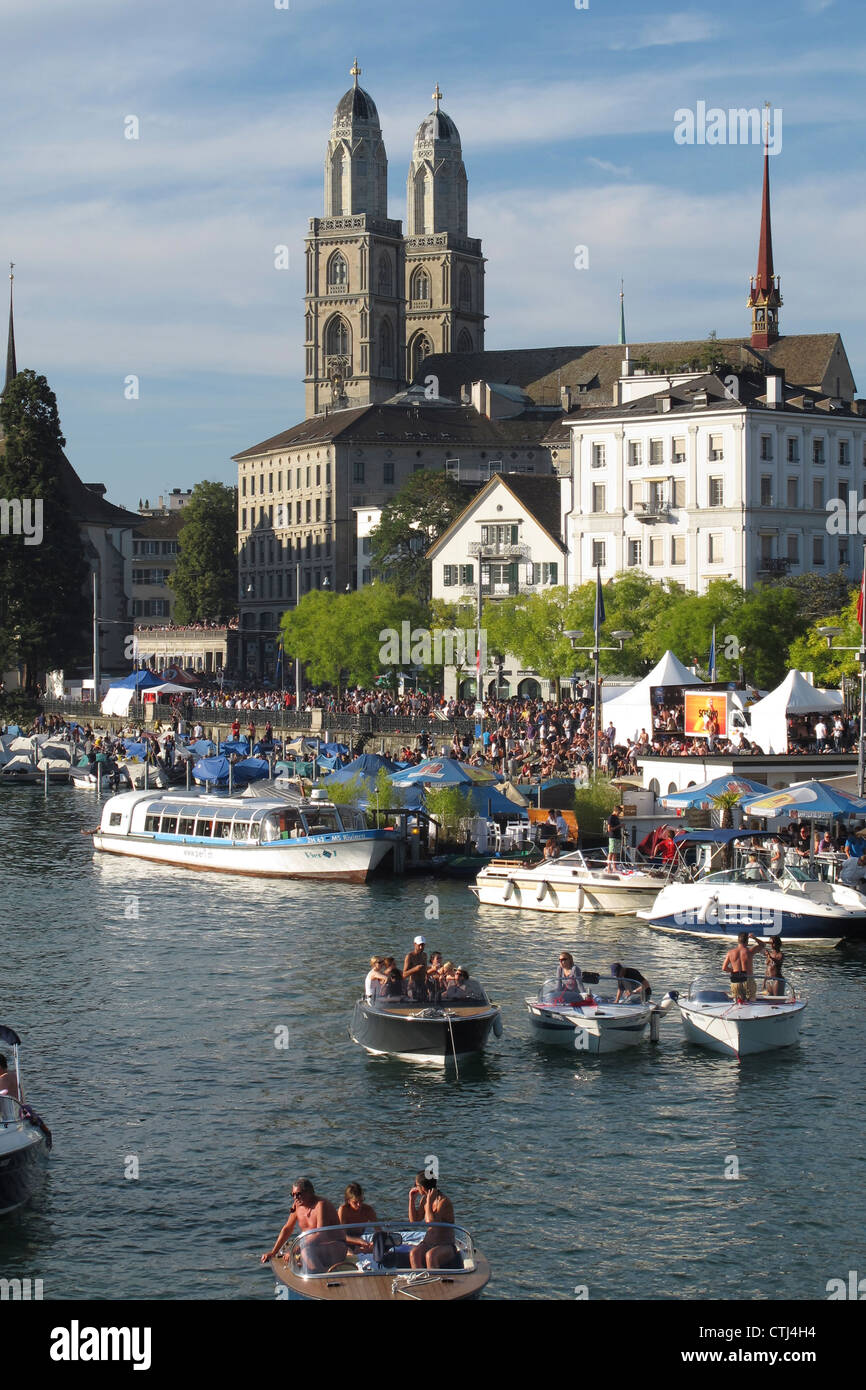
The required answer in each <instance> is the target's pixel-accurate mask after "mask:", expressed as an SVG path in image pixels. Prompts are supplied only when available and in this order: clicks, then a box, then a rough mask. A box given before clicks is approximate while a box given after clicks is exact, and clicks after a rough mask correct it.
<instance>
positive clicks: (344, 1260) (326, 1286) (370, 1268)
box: [270, 1220, 490, 1303]
mask: <svg viewBox="0 0 866 1390" xmlns="http://www.w3.org/2000/svg"><path fill="white" fill-rule="evenodd" d="M435 1229H436V1231H437V1233H438V1234H441V1243H442V1244H443V1245H450V1247H451V1257H450V1258H451V1262H450V1263H448V1264H447V1265H446V1266H445V1267H443V1268H442V1269H419V1270H413V1269H412V1267H411V1265H410V1263H409V1259H410V1255H411V1252H412V1248H413V1246H416V1245H419V1244H420V1243H421V1241H422V1240H423V1239H424V1237H425V1235H427V1234H429V1232H430V1230H431V1227H430V1226H427V1225H425V1224H424V1223H423V1222H417V1221H400V1220H395V1221H370V1222H367V1223H365V1224H364V1225H363V1226H358V1227H351V1228H348V1227H346V1226H322V1227H319V1228H317V1229H315V1230H312V1231H303V1232H302V1233H301V1234H300V1235H297V1236H295V1237H294V1238H293V1239H292V1240H291V1241H290V1242H289V1247H288V1251H287V1252H286V1254H285V1255H284V1256H280V1255H275V1256H274V1257H273V1258H272V1259H271V1260H270V1267H271V1270H272V1271H273V1274H274V1278H275V1279H276V1280H277V1284H278V1285H279V1289H278V1296H280V1297H283V1298H287V1299H290V1300H297V1299H303V1300H313V1301H315V1302H336V1303H345V1302H346V1301H348V1300H355V1299H363V1300H370V1299H383V1300H385V1301H386V1302H387V1301H391V1302H398V1303H399V1302H402V1301H403V1300H404V1299H408V1300H409V1301H410V1302H417V1301H421V1302H426V1301H427V1300H433V1299H437V1300H440V1301H441V1300H448V1301H457V1300H468V1299H475V1298H479V1297H480V1296H481V1291H482V1289H483V1288H484V1287H485V1285H486V1284H487V1283H488V1281H489V1279H490V1265H489V1263H488V1261H487V1259H486V1258H485V1257H484V1255H482V1254H481V1251H480V1250H478V1249H476V1247H475V1243H474V1241H473V1239H472V1237H471V1235H470V1234H469V1232H468V1231H467V1230H465V1229H464V1228H463V1227H462V1226H453V1225H447V1224H446V1223H444V1222H443V1223H441V1224H440V1223H436V1226H435ZM347 1233H348V1234H351V1235H352V1236H357V1237H358V1238H360V1239H362V1240H363V1242H364V1245H365V1246H367V1247H368V1248H367V1249H364V1248H363V1247H362V1246H357V1245H352V1244H350V1243H349V1242H348V1241H347V1239H346V1236H347Z"/></svg>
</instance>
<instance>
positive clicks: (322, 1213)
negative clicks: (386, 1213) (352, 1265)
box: [262, 1178, 346, 1274]
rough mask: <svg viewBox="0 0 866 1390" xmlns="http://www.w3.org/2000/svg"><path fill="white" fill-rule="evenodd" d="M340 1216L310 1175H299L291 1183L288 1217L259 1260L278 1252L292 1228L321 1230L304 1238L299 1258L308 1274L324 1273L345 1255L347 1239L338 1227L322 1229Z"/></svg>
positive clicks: (337, 1224)
mask: <svg viewBox="0 0 866 1390" xmlns="http://www.w3.org/2000/svg"><path fill="white" fill-rule="evenodd" d="M339 1224H340V1217H339V1214H338V1212H337V1208H336V1207H335V1206H334V1204H333V1202H329V1201H328V1199H327V1198H326V1197H319V1196H317V1195H316V1191H315V1188H314V1187H313V1184H312V1183H311V1182H310V1179H309V1178H298V1180H297V1182H293V1183H292V1206H291V1210H290V1212H289V1218H288V1220H287V1222H286V1224H285V1226H284V1227H283V1229H282V1230H281V1231H280V1234H279V1235H278V1236H277V1238H276V1240H275V1241H274V1245H273V1249H271V1250H266V1251H265V1253H264V1254H263V1255H262V1264H263V1265H264V1264H267V1262H268V1260H272V1259H274V1258H275V1256H277V1255H279V1253H280V1251H281V1250H282V1248H283V1246H284V1245H285V1243H286V1241H287V1240H288V1238H289V1236H290V1235H291V1234H292V1231H293V1230H294V1229H295V1227H296V1226H297V1228H298V1230H299V1231H317V1230H318V1231H321V1234H320V1235H312V1236H310V1237H309V1239H308V1240H305V1241H304V1242H303V1245H302V1247H301V1260H302V1262H303V1266H304V1270H305V1272H306V1273H308V1274H324V1273H325V1272H326V1271H327V1270H329V1269H330V1268H331V1265H334V1264H339V1262H340V1261H341V1260H344V1259H345V1258H346V1240H345V1237H344V1236H342V1235H341V1234H340V1232H339V1231H331V1230H323V1229H322V1228H323V1227H327V1226H339Z"/></svg>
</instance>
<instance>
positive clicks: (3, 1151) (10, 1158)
mask: <svg viewBox="0 0 866 1390" xmlns="http://www.w3.org/2000/svg"><path fill="white" fill-rule="evenodd" d="M0 1043H5V1044H8V1045H9V1046H10V1047H11V1048H12V1059H13V1068H14V1071H15V1080H16V1089H17V1091H18V1095H19V1096H21V1100H20V1101H19V1100H16V1099H15V1097H14V1096H12V1095H10V1094H8V1090H4V1091H3V1092H2V1093H0V1215H3V1214H4V1213H5V1212H9V1211H15V1209H16V1208H17V1207H22V1206H23V1205H24V1203H25V1202H28V1201H29V1200H30V1198H31V1197H32V1196H33V1194H34V1192H35V1191H36V1188H37V1186H38V1184H39V1180H40V1177H41V1168H42V1162H43V1160H44V1157H45V1155H46V1154H47V1152H48V1150H49V1149H50V1148H51V1133H50V1131H49V1130H48V1129H47V1127H46V1126H45V1124H44V1123H43V1121H42V1120H41V1119H40V1118H39V1116H38V1115H37V1114H36V1113H35V1111H33V1110H31V1109H30V1107H29V1106H27V1105H25V1104H24V1100H23V1097H24V1092H23V1090H22V1088H21V1065H20V1060H19V1055H18V1049H19V1047H20V1045H21V1039H20V1038H19V1036H18V1034H17V1033H16V1032H14V1031H13V1029H11V1028H7V1027H5V1026H4V1025H3V1024H0Z"/></svg>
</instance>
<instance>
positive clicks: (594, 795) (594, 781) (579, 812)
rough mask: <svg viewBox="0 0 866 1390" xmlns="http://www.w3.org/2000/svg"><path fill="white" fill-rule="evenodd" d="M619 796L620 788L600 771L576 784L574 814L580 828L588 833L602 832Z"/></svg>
mask: <svg viewBox="0 0 866 1390" xmlns="http://www.w3.org/2000/svg"><path fill="white" fill-rule="evenodd" d="M619 797H620V794H619V791H618V789H617V788H616V787H615V786H614V785H613V783H612V782H611V781H609V780H608V778H607V777H604V776H602V775H601V774H600V773H598V774H596V775H595V776H592V777H590V779H589V781H588V782H584V783H583V784H581V785H578V786H575V789H574V814H575V818H576V820H577V824H578V828H579V829H580V830H581V831H582V832H584V833H586V834H593V835H597V834H600V832H601V831H602V830H603V829H604V822H605V821H606V820H607V818H608V816H609V815H610V813H611V811H612V810H613V808H614V806H616V805H617V804H618V802H619Z"/></svg>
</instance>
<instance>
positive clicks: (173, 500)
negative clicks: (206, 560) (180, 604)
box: [132, 487, 192, 622]
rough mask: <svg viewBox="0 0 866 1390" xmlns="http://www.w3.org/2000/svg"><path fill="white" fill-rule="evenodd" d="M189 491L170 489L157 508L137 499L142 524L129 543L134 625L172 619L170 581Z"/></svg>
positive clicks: (172, 599) (172, 603)
mask: <svg viewBox="0 0 866 1390" xmlns="http://www.w3.org/2000/svg"><path fill="white" fill-rule="evenodd" d="M191 497H192V493H191V492H183V491H182V490H181V489H180V488H179V487H177V488H173V489H172V491H171V492H170V493H168V495H167V496H165V497H160V498H159V501H158V503H157V505H156V506H155V507H151V505H150V502H149V501H147V500H146V501H145V502H144V503H142V502H141V500H140V499H139V504H138V514H139V516H140V517H141V518H142V521H141V523H140V524H139V525H138V526H136V528H135V531H134V532H133V541H132V614H133V617H134V618H135V619H136V621H137V622H140V621H146V620H147V619H149V618H162V619H166V620H168V621H169V622H170V621H171V620H172V619H173V617H174V605H175V594H174V590H173V589H171V588H170V587H169V580H170V579H171V575H172V573H173V571H174V568H175V565H176V564H177V557H178V554H179V540H178V537H179V535H180V531H181V528H182V526H183V524H184V522H185V521H186V516H185V515H184V507H185V506H186V504H187V503H188V502H189V499H190V498H191Z"/></svg>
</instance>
